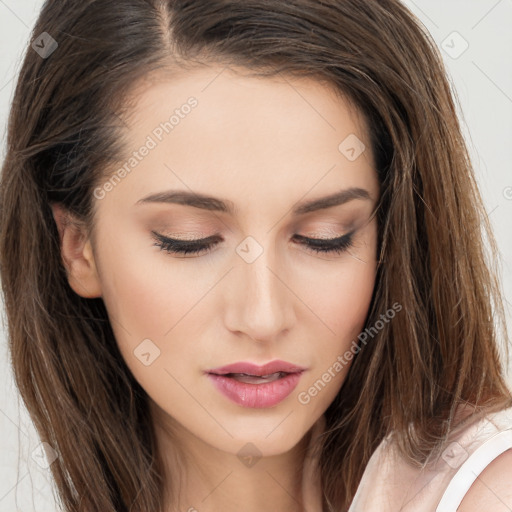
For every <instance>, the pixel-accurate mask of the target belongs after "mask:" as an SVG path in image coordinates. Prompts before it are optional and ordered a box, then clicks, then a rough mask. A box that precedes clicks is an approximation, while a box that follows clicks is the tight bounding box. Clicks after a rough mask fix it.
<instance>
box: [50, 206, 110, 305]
mask: <svg viewBox="0 0 512 512" xmlns="http://www.w3.org/2000/svg"><path fill="white" fill-rule="evenodd" d="M51 207H52V211H53V218H54V220H55V223H56V225H57V230H58V232H59V238H60V250H61V258H62V263H63V265H64V268H65V269H66V274H67V276H68V282H69V286H70V287H71V288H72V289H73V291H74V292H76V293H77V294H78V295H80V296H81V297H85V298H96V297H101V284H100V279H99V275H98V272H97V269H96V263H95V260H94V253H93V250H92V245H91V242H90V239H89V237H88V236H87V232H86V229H85V225H84V224H83V222H80V221H79V220H77V219H76V218H75V217H74V216H73V215H72V214H71V213H69V212H68V211H67V210H66V209H65V208H64V207H63V206H62V205H60V204H58V203H54V204H52V205H51Z"/></svg>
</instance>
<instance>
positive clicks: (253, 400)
mask: <svg viewBox="0 0 512 512" xmlns="http://www.w3.org/2000/svg"><path fill="white" fill-rule="evenodd" d="M302 373H303V372H294V373H288V374H287V375H286V376H284V377H281V378H279V379H277V380H275V381H273V382H267V383H263V384H249V383H246V382H240V381H237V380H235V379H234V378H232V377H225V376H222V375H216V374H213V373H209V374H208V377H209V378H210V379H211V380H212V382H213V384H214V385H215V387H216V388H217V389H218V390H219V391H220V392H221V393H222V394H223V395H224V396H225V397H227V398H229V399H230V400H232V401H233V402H235V403H236V404H238V405H241V406H243V407H252V408H265V407H272V406H274V405H277V404H278V403H279V402H282V401H283V400H284V399H285V398H286V397H287V396H288V395H289V394H290V393H291V392H292V391H293V390H294V389H295V388H296V386H297V384H298V383H299V380H300V377H301V375H302Z"/></svg>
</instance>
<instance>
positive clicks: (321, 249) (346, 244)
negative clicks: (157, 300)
mask: <svg viewBox="0 0 512 512" xmlns="http://www.w3.org/2000/svg"><path fill="white" fill-rule="evenodd" d="M354 232H355V230H353V231H351V232H349V233H347V234H346V235H342V236H340V237H337V238H308V237H305V236H302V235H294V236H293V238H294V239H295V240H298V241H299V243H300V244H301V245H304V246H306V247H307V249H308V250H310V251H312V252H314V253H323V254H326V253H329V254H330V253H335V254H341V253H343V252H345V251H346V250H347V249H349V248H350V247H351V246H352V245H353V235H354ZM151 233H152V235H153V238H154V240H155V242H154V243H153V245H155V246H157V247H160V249H161V250H164V251H166V252H168V253H170V254H182V255H186V254H199V253H202V252H204V253H208V252H210V251H211V249H212V248H213V247H214V246H216V245H217V244H218V243H219V242H221V241H222V239H221V237H220V236H218V235H213V236H209V237H207V238H201V239H200V240H179V239H176V238H169V237H166V236H164V235H161V234H159V233H157V232H156V231H151Z"/></svg>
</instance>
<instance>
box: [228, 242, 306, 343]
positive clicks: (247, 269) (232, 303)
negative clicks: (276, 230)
mask: <svg viewBox="0 0 512 512" xmlns="http://www.w3.org/2000/svg"><path fill="white" fill-rule="evenodd" d="M236 257H238V256H236ZM240 261H241V262H238V263H237V265H236V268H235V269H234V270H233V272H231V278H230V281H229V289H228V290H226V295H225V299H226V303H225V308H226V309H225V325H226V327H227V328H228V329H229V330H230V331H231V332H235V333H237V334H238V335H242V334H245V335H246V336H248V337H249V338H252V339H253V340H255V341H260V342H272V341H276V340H278V338H279V337H280V335H282V334H283V333H284V332H285V331H287V330H289V329H290V328H291V327H292V326H293V323H294V322H295V308H294V303H295V301H296V300H297V298H296V297H295V295H294V293H293V292H292V290H291V288H290V286H289V284H288V281H289V279H290V276H289V272H286V271H285V269H284V266H283V265H282V264H281V265H280V264H278V261H277V258H276V257H275V251H271V250H270V249H269V248H268V247H265V248H264V249H263V252H262V254H261V255H260V256H259V257H258V258H257V259H256V260H255V261H253V262H252V263H248V262H246V261H244V260H240Z"/></svg>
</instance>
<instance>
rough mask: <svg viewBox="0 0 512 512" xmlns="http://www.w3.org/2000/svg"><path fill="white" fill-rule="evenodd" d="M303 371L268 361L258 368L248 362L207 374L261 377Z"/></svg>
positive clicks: (293, 365) (289, 365) (282, 363)
mask: <svg viewBox="0 0 512 512" xmlns="http://www.w3.org/2000/svg"><path fill="white" fill-rule="evenodd" d="M305 369H306V368H303V367H302V366H298V365H296V364H292V363H288V362H286V361H280V360H279V359H276V360H275V361H270V362H269V363H267V364H264V365H263V366H258V365H257V364H254V363H249V362H240V363H234V364H228V365H226V366H222V367H220V368H214V369H213V370H208V371H207V373H215V374H217V375H226V374H227V373H247V374H248V375H256V376H258V377H261V376H262V375H270V374H271V373H276V372H286V373H295V372H301V371H303V370H305Z"/></svg>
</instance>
